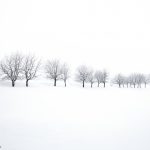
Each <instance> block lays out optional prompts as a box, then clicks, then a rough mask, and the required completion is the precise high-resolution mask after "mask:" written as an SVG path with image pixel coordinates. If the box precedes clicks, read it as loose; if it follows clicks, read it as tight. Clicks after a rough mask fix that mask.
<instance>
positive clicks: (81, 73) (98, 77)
mask: <svg viewBox="0 0 150 150" xmlns="http://www.w3.org/2000/svg"><path fill="white" fill-rule="evenodd" d="M76 81H78V82H81V83H82V86H83V88H84V87H85V83H90V85H91V88H92V87H93V84H94V83H97V85H98V87H99V85H100V83H102V84H103V85H104V87H105V86H106V83H107V82H108V72H107V71H106V70H103V71H101V70H97V71H95V72H94V70H93V69H89V68H88V67H86V66H84V65H83V66H80V67H78V69H77V74H76Z"/></svg>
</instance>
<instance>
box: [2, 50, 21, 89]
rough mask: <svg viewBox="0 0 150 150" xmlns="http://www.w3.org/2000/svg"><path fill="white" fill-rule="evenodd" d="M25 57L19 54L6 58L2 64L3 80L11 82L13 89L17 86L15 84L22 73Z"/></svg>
mask: <svg viewBox="0 0 150 150" xmlns="http://www.w3.org/2000/svg"><path fill="white" fill-rule="evenodd" d="M22 61H23V56H22V55H21V54H19V53H14V54H11V55H10V56H6V57H5V58H4V59H3V60H2V61H1V62H0V71H1V75H2V78H3V79H7V80H11V82H12V87H14V86H15V82H16V80H17V79H19V77H20V73H21V71H22Z"/></svg>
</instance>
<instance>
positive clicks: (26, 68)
mask: <svg viewBox="0 0 150 150" xmlns="http://www.w3.org/2000/svg"><path fill="white" fill-rule="evenodd" d="M40 62H41V61H40V60H38V59H37V58H36V57H35V56H32V55H28V56H26V57H25V59H24V62H23V69H22V70H23V75H24V77H25V79H26V87H28V85H29V81H30V80H32V79H34V78H36V77H37V71H38V69H39V67H40V64H41V63H40Z"/></svg>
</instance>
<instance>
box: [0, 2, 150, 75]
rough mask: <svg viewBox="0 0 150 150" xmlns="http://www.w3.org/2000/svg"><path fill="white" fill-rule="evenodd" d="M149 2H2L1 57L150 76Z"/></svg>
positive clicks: (0, 13)
mask: <svg viewBox="0 0 150 150" xmlns="http://www.w3.org/2000/svg"><path fill="white" fill-rule="evenodd" d="M149 8H150V1H149V0H1V1H0V57H2V56H4V55H6V54H9V53H10V52H12V51H17V50H18V51H23V52H28V53H29V52H31V53H35V54H37V55H38V56H41V57H42V58H45V59H46V58H60V59H61V60H64V61H67V62H68V63H69V64H71V65H72V67H73V68H74V67H77V66H78V65H79V64H87V65H90V66H94V67H95V68H100V69H103V68H106V69H108V70H109V71H110V72H123V73H130V72H132V71H133V72H134V71H135V72H138V71H140V72H146V73H150V59H149V57H150V55H149V50H150V9H149Z"/></svg>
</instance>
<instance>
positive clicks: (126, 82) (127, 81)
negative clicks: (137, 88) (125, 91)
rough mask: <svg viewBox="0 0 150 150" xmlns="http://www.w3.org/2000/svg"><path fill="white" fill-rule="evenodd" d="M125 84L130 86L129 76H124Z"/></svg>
mask: <svg viewBox="0 0 150 150" xmlns="http://www.w3.org/2000/svg"><path fill="white" fill-rule="evenodd" d="M124 84H126V86H127V88H128V87H129V84H130V81H129V77H128V76H126V77H124Z"/></svg>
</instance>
